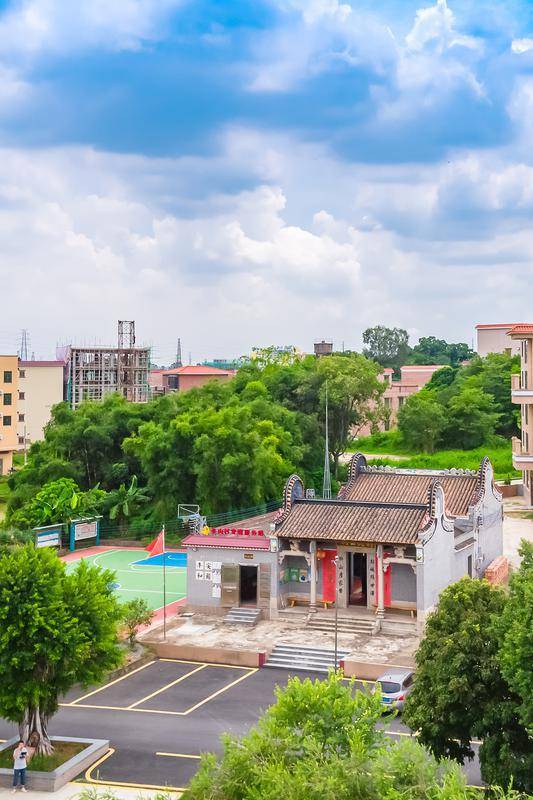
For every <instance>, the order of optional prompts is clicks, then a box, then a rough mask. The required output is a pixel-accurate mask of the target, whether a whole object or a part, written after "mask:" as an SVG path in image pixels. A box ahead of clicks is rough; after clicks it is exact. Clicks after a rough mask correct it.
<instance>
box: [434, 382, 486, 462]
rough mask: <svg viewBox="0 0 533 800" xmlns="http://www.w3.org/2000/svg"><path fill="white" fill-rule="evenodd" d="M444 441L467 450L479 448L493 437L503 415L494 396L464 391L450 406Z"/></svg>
mask: <svg viewBox="0 0 533 800" xmlns="http://www.w3.org/2000/svg"><path fill="white" fill-rule="evenodd" d="M447 412H448V422H447V426H446V430H445V431H444V434H443V436H444V438H445V441H446V442H447V443H448V444H450V445H452V446H456V447H461V448H462V449H464V450H470V449H471V448H474V447H479V446H480V445H482V444H484V443H485V442H487V441H489V439H490V437H491V436H494V433H495V431H496V426H497V424H498V420H499V419H500V414H499V413H498V411H497V408H496V404H495V402H494V400H493V399H492V397H491V395H489V394H486V393H485V392H483V391H482V390H481V389H476V388H466V387H465V388H464V389H462V390H461V391H460V392H459V394H456V395H453V397H451V398H450V400H449V402H448V408H447Z"/></svg>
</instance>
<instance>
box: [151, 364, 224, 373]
mask: <svg viewBox="0 0 533 800" xmlns="http://www.w3.org/2000/svg"><path fill="white" fill-rule="evenodd" d="M162 372H163V375H233V374H234V371H233V370H230V369H219V368H218V367H207V366H204V365H203V364H196V365H193V364H191V365H189V366H186V367H174V369H165V370H162Z"/></svg>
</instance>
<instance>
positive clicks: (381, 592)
mask: <svg viewBox="0 0 533 800" xmlns="http://www.w3.org/2000/svg"><path fill="white" fill-rule="evenodd" d="M376 556H377V562H378V564H377V566H378V569H377V573H378V574H377V576H376V577H377V581H378V610H377V615H378V617H379V618H380V619H383V617H384V616H385V571H384V569H383V545H382V544H378V546H377V548H376Z"/></svg>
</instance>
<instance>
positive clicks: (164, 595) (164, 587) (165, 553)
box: [163, 525, 167, 641]
mask: <svg viewBox="0 0 533 800" xmlns="http://www.w3.org/2000/svg"><path fill="white" fill-rule="evenodd" d="M166 564H167V550H166V547H165V526H164V525H163V639H164V640H165V641H166V639H167V570H166Z"/></svg>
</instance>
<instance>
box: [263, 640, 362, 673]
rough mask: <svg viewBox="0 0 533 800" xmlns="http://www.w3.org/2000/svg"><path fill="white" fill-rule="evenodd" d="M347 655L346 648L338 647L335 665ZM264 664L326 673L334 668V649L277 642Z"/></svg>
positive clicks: (279, 667)
mask: <svg viewBox="0 0 533 800" xmlns="http://www.w3.org/2000/svg"><path fill="white" fill-rule="evenodd" d="M347 655H349V651H348V650H340V649H339V650H338V651H337V667H338V666H339V665H340V662H341V661H342V660H343V659H344V658H346V656H347ZM264 666H265V667H270V668H276V669H290V670H292V671H295V670H298V671H301V672H320V673H326V674H327V673H328V671H329V670H330V669H335V651H334V650H324V649H322V648H319V647H301V646H300V645H290V644H277V645H276V646H275V647H274V649H273V650H272V652H271V654H270V655H269V657H268V659H267V660H266V663H265V665H264Z"/></svg>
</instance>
